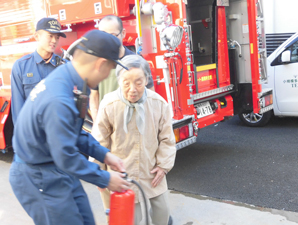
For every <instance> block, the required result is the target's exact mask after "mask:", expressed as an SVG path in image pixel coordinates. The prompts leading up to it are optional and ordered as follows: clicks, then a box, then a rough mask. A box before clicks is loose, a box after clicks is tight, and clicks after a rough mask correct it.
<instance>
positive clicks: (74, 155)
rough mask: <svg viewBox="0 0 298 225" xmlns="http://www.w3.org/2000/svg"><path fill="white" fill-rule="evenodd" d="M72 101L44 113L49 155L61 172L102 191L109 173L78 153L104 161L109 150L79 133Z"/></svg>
mask: <svg viewBox="0 0 298 225" xmlns="http://www.w3.org/2000/svg"><path fill="white" fill-rule="evenodd" d="M71 101H72V99H69V100H67V99H66V100H65V99H64V101H62V100H56V101H52V102H51V103H50V104H48V106H47V107H46V109H45V110H44V112H43V115H42V123H43V124H44V131H45V135H46V139H47V144H48V145H49V149H50V154H51V156H52V158H53V160H54V162H55V164H56V165H57V166H58V167H59V168H60V169H61V170H63V171H64V172H66V173H68V174H71V175H73V176H75V177H78V178H79V179H82V180H85V181H87V182H89V183H92V184H95V185H97V186H99V187H101V188H105V187H107V186H108V184H109V180H110V174H109V172H107V171H104V170H101V169H100V167H99V166H98V165H97V164H95V163H92V162H89V161H88V160H87V159H86V158H85V157H84V156H83V155H82V154H80V153H79V151H80V150H81V151H82V152H84V153H86V154H88V155H90V156H92V157H94V158H96V159H98V160H99V161H103V160H104V158H105V155H106V153H107V152H108V149H107V148H104V147H102V146H100V145H99V143H98V142H96V140H95V139H94V138H92V136H91V135H90V134H87V133H84V132H83V133H82V132H81V131H80V130H81V126H78V124H79V123H77V122H76V120H77V119H79V118H78V117H77V115H76V112H75V111H74V110H73V106H72V104H73V103H72V102H71ZM83 146H85V147H83Z"/></svg>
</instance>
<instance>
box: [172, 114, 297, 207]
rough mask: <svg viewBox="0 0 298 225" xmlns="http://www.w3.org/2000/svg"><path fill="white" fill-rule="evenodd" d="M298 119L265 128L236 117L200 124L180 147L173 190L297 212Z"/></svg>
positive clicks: (283, 121) (279, 120) (277, 119)
mask: <svg viewBox="0 0 298 225" xmlns="http://www.w3.org/2000/svg"><path fill="white" fill-rule="evenodd" d="M297 147H298V118H274V119H272V120H271V121H270V123H269V124H268V125H267V126H265V127H262V128H250V127H246V126H244V125H243V124H242V123H241V121H240V120H239V118H238V117H237V116H236V117H234V118H232V119H231V120H229V121H226V122H223V123H218V124H216V125H212V126H209V127H206V128H204V129H201V130H200V132H199V135H198V140H197V143H196V144H194V145H192V146H189V147H187V148H185V149H182V150H179V151H178V152H177V156H176V162H175V166H174V168H173V170H172V171H171V172H170V173H169V174H168V184H169V188H170V189H172V190H177V191H182V192H186V193H193V194H198V195H205V196H208V197H213V198H217V199H225V200H232V201H238V202H242V203H247V204H252V205H256V206H261V207H268V208H274V209H282V210H288V211H294V212H298V163H297V162H298V149H297Z"/></svg>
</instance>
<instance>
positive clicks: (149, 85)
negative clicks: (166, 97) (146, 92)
mask: <svg viewBox="0 0 298 225" xmlns="http://www.w3.org/2000/svg"><path fill="white" fill-rule="evenodd" d="M153 85H154V83H153V78H152V76H150V77H149V78H148V84H147V85H146V88H152V87H153Z"/></svg>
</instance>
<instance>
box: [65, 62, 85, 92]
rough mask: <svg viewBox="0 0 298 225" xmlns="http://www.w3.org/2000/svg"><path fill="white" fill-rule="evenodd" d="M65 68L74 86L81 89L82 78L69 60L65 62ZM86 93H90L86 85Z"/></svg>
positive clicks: (82, 84)
mask: <svg viewBox="0 0 298 225" xmlns="http://www.w3.org/2000/svg"><path fill="white" fill-rule="evenodd" d="M65 66H66V68H67V70H68V71H69V74H70V77H71V79H72V82H73V84H74V86H76V87H77V89H78V90H80V91H83V86H84V80H83V79H82V78H81V77H80V75H79V74H78V72H77V71H76V69H75V68H74V67H73V65H72V63H71V62H67V63H66V65H65ZM86 91H87V95H88V96H89V95H90V88H89V87H88V85H87V89H86Z"/></svg>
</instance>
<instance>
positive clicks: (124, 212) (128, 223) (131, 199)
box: [109, 190, 135, 225]
mask: <svg viewBox="0 0 298 225" xmlns="http://www.w3.org/2000/svg"><path fill="white" fill-rule="evenodd" d="M134 204H135V193H134V192H133V191H132V190H127V191H125V192H122V193H119V192H114V193H113V194H111V203H110V213H109V217H110V218H109V221H110V223H109V224H110V225H133V224H134V209H135V207H134Z"/></svg>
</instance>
